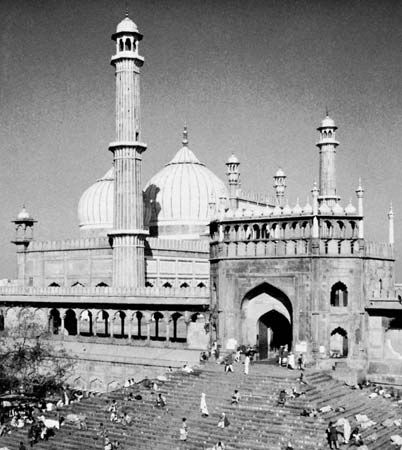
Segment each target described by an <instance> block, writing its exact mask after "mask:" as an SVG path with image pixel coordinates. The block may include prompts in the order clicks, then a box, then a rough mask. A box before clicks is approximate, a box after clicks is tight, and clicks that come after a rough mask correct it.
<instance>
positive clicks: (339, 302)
mask: <svg viewBox="0 0 402 450" xmlns="http://www.w3.org/2000/svg"><path fill="white" fill-rule="evenodd" d="M331 306H336V307H337V306H348V289H347V287H346V286H345V285H344V284H343V283H341V282H340V281H338V283H335V284H334V285H333V286H332V288H331Z"/></svg>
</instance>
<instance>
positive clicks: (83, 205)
mask: <svg viewBox="0 0 402 450" xmlns="http://www.w3.org/2000/svg"><path fill="white" fill-rule="evenodd" d="M113 183H114V168H113V167H112V168H111V169H109V170H108V171H107V172H106V173H105V175H103V177H102V178H99V180H97V181H96V183H95V184H93V185H92V186H90V187H89V188H88V189H87V190H86V191H85V192H84V193H83V194H82V196H81V198H80V201H79V203H78V220H79V224H80V229H81V230H83V231H85V232H87V231H90V230H94V231H95V230H98V231H100V230H108V229H111V228H112V227H113V196H114V186H113Z"/></svg>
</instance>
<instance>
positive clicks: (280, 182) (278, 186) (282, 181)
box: [274, 169, 286, 206]
mask: <svg viewBox="0 0 402 450" xmlns="http://www.w3.org/2000/svg"><path fill="white" fill-rule="evenodd" d="M274 189H275V196H276V204H277V205H279V206H283V199H284V196H285V190H286V175H285V172H284V171H283V170H282V169H278V170H277V171H276V174H275V176H274Z"/></svg>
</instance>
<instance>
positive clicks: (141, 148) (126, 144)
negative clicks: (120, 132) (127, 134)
mask: <svg viewBox="0 0 402 450" xmlns="http://www.w3.org/2000/svg"><path fill="white" fill-rule="evenodd" d="M120 148H135V149H136V150H137V153H139V154H141V153H143V152H145V150H146V149H147V144H146V143H145V142H140V141H116V142H111V143H110V144H109V150H110V151H111V152H114V151H115V150H118V149H120Z"/></svg>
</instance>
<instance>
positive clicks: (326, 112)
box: [325, 105, 329, 117]
mask: <svg viewBox="0 0 402 450" xmlns="http://www.w3.org/2000/svg"><path fill="white" fill-rule="evenodd" d="M325 115H326V116H327V117H328V116H329V111H328V105H325Z"/></svg>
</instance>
